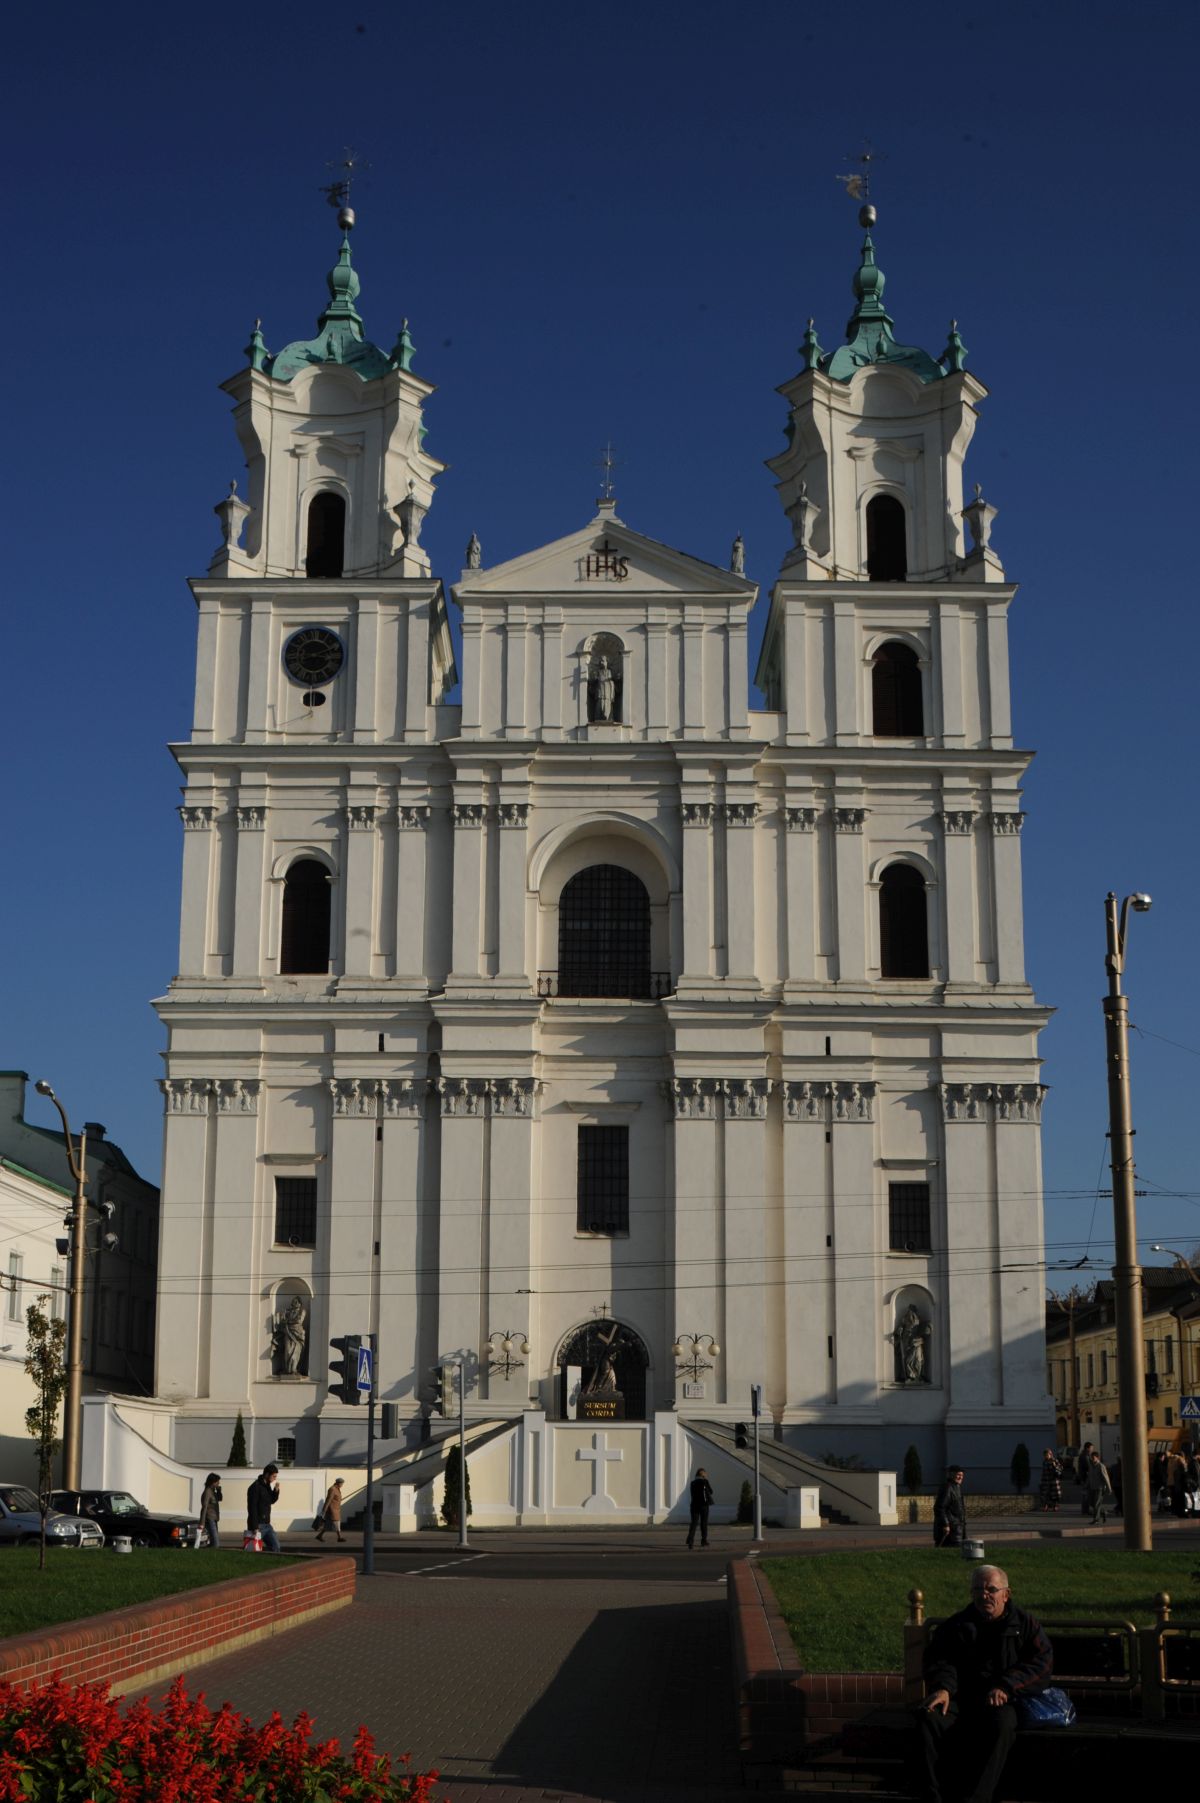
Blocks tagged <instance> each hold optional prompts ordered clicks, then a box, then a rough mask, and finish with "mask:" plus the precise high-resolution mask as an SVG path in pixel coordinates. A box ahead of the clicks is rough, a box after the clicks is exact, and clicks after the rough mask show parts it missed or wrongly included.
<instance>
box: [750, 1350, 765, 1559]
mask: <svg viewBox="0 0 1200 1803" xmlns="http://www.w3.org/2000/svg"><path fill="white" fill-rule="evenodd" d="M750 1410H751V1416H752V1419H753V1421H754V1538H755V1541H759V1540H761V1539H762V1537H763V1531H762V1490H761V1488H760V1486H759V1480H758V1417H759V1414H760V1413H761V1410H762V1385H761V1384H751V1385H750Z"/></svg>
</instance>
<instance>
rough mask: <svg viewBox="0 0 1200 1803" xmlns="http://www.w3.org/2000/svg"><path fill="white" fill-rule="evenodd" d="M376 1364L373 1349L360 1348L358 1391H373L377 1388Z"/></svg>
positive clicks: (367, 1347)
mask: <svg viewBox="0 0 1200 1803" xmlns="http://www.w3.org/2000/svg"><path fill="white" fill-rule="evenodd" d="M374 1363H375V1359H374V1354H373V1353H372V1351H371V1348H370V1347H369V1346H360V1347H359V1349H358V1382H357V1388H358V1389H360V1390H373V1389H374V1388H375V1376H374V1370H373V1367H374Z"/></svg>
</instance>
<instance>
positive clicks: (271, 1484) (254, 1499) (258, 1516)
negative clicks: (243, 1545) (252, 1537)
mask: <svg viewBox="0 0 1200 1803" xmlns="http://www.w3.org/2000/svg"><path fill="white" fill-rule="evenodd" d="M278 1476H279V1467H278V1465H264V1467H263V1471H262V1476H261V1477H256V1478H255V1480H254V1482H253V1483H252V1484H251V1486H250V1488H249V1489H248V1490H247V1492H246V1526H247V1527H248V1529H249V1530H250V1532H251V1533H252V1534H260V1535H261V1536H262V1543H263V1551H264V1552H267V1553H277V1552H278V1551H279V1535H278V1534H277V1533H276V1532H275V1529H274V1528H273V1527H272V1526H271V1505H272V1504H273V1503H277V1502H278V1501H279V1485H278V1484H277V1483H276V1481H275V1480H276V1478H277V1477H278Z"/></svg>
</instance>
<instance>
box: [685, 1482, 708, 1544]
mask: <svg viewBox="0 0 1200 1803" xmlns="http://www.w3.org/2000/svg"><path fill="white" fill-rule="evenodd" d="M691 1504H692V1524H691V1526H690V1527H689V1528H688V1537H687V1543H688V1545H689V1546H695V1544H696V1529H697V1528H699V1529H700V1544H701V1546H707V1545H708V1511H709V1510H710V1509H711V1508H712V1504H713V1493H712V1485H711V1484H710V1483H709V1481H708V1473H707V1471H705V1469H704V1467H703V1465H701V1466H700V1468H699V1470H698V1471H697V1473H696V1475H695V1477H694V1478H693V1479H692V1489H691Z"/></svg>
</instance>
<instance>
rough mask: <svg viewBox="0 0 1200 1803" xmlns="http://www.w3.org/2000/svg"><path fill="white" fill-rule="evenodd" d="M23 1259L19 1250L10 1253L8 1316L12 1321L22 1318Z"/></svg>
mask: <svg viewBox="0 0 1200 1803" xmlns="http://www.w3.org/2000/svg"><path fill="white" fill-rule="evenodd" d="M22 1263H23V1260H22V1258H21V1254H20V1253H19V1252H10V1253H9V1255H8V1318H9V1320H10V1321H19V1320H20V1319H21V1265H22Z"/></svg>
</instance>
